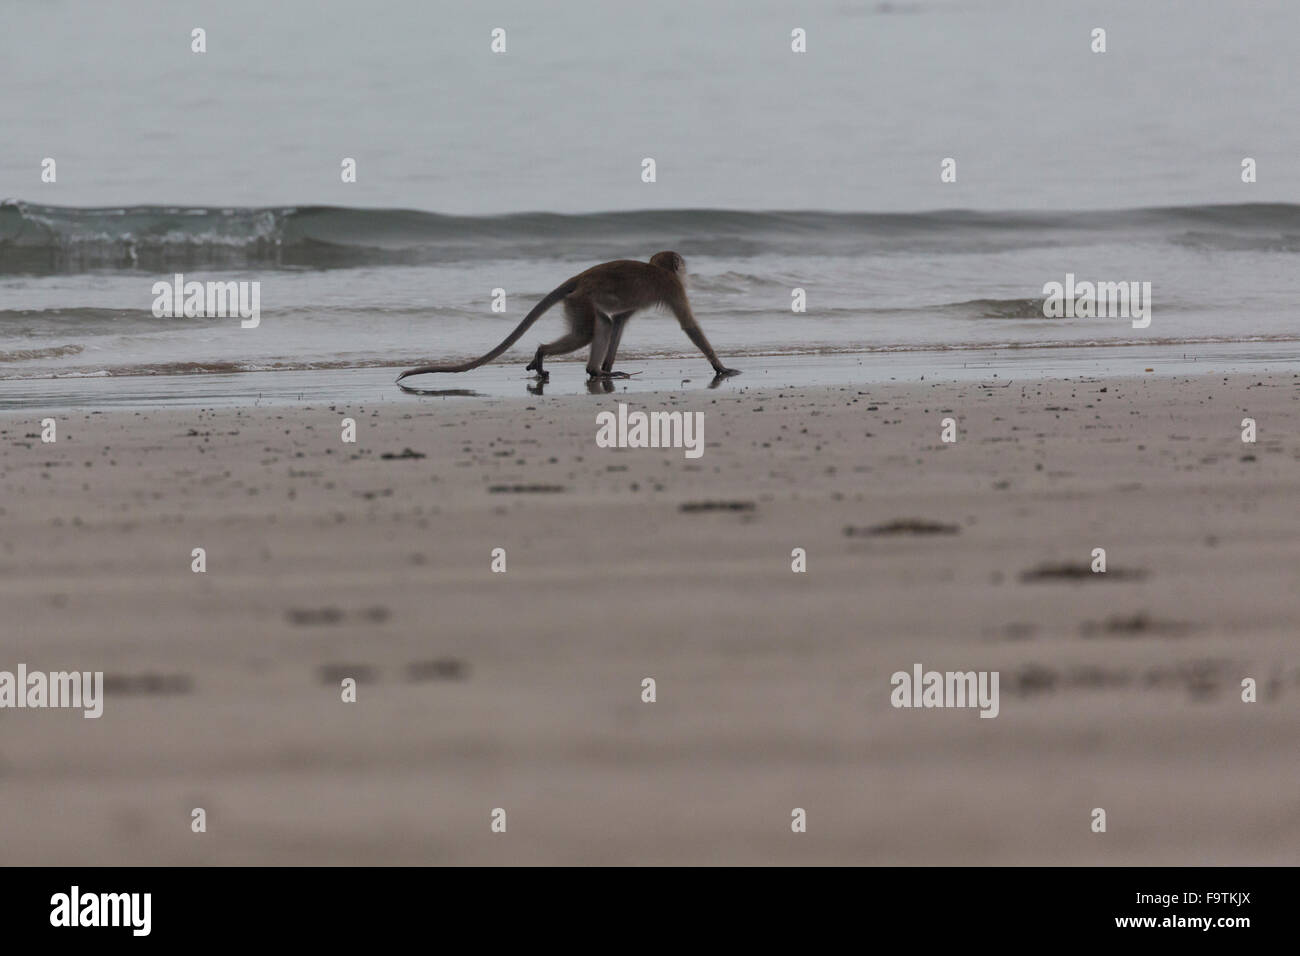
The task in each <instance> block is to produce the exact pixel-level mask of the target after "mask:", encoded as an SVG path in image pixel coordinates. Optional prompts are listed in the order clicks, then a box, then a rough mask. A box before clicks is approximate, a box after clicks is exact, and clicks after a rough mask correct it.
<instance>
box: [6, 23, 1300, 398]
mask: <svg viewBox="0 0 1300 956" xmlns="http://www.w3.org/2000/svg"><path fill="white" fill-rule="evenodd" d="M200 26H201V27H203V28H204V29H205V30H206V31H207V44H208V52H206V53H204V54H195V53H192V52H191V50H190V31H191V30H192V29H193V28H194V27H200ZM494 27H502V28H504V29H505V30H506V31H507V52H506V53H505V54H504V55H494V54H493V53H492V52H491V51H490V49H489V43H490V40H491V30H492V29H493V28H494ZM795 27H799V28H802V29H805V30H806V31H807V37H808V40H807V50H808V52H806V53H803V54H795V53H792V52H791V50H790V31H791V30H792V29H793V28H795ZM1095 27H1102V28H1104V29H1106V31H1107V52H1106V53H1104V54H1097V53H1093V52H1091V51H1090V48H1089V47H1090V43H1091V31H1092V30H1093V28H1095ZM1298 31H1300V4H1295V3H1294V2H1292V0H1278V2H1267V0H1259V2H1250V3H1226V2H1225V3H1215V2H1199V3H1198V2H1172V0H1171V2H1163V0H1148V2H1144V3H1140V4H1135V3H1131V2H1123V3H1092V2H1086V0H1083V2H1052V0H1034V2H1019V0H970V2H925V0H918V2H915V3H910V2H902V0H900V2H888V3H848V2H814V3H808V4H801V5H799V6H798V7H797V9H796V8H791V7H790V6H789V5H788V4H783V3H775V2H745V3H710V4H700V3H698V2H696V3H671V2H667V3H656V4H653V5H650V6H649V7H641V6H632V5H620V4H608V3H582V2H579V3H563V4H539V3H499V4H491V5H483V6H481V7H480V5H450V4H430V3H423V2H414V0H410V2H387V3H385V2H377V3H372V4H367V5H364V6H354V5H347V4H341V3H339V4H335V3H329V2H304V0H281V2H277V3H275V4H264V3H251V2H244V0H231V2H227V3H223V4H221V5H219V6H214V5H208V4H197V3H195V4H190V3H171V2H144V0H140V2H124V3H119V4H98V3H93V2H89V0H87V2H61V3H42V4H35V3H6V4H3V5H0V82H3V85H4V88H5V90H6V95H5V97H4V98H3V100H0V129H2V130H3V131H4V140H5V146H6V148H5V149H4V150H3V151H0V196H6V197H9V198H8V199H7V200H6V201H5V202H4V203H3V205H0V378H5V379H39V378H47V377H50V376H114V377H124V376H132V375H148V374H159V373H169V374H183V373H201V372H208V373H213V372H220V373H234V372H240V371H258V370H265V369H300V368H301V369H305V368H340V367H353V366H355V367H365V366H394V365H407V364H415V363H417V362H422V361H427V360H433V359H440V358H443V357H446V358H454V357H461V356H469V355H474V354H479V353H481V352H483V351H486V350H487V349H488V348H490V347H491V346H493V345H494V344H496V342H498V341H499V340H500V339H501V338H503V337H504V336H505V334H506V333H507V332H508V331H509V330H510V329H511V328H512V327H513V326H514V324H515V323H516V322H517V321H518V320H519V318H521V317H522V316H523V315H524V314H525V313H526V312H527V311H528V309H529V308H530V307H531V306H532V305H533V303H534V302H535V301H536V300H537V299H538V298H540V297H541V296H542V295H544V294H545V293H546V292H548V291H550V289H552V288H553V287H555V286H556V285H558V284H559V283H560V282H561V281H563V280H564V279H565V278H567V277H568V276H570V275H572V274H574V273H576V272H578V271H580V270H581V269H583V268H586V267H587V266H589V265H591V264H593V263H595V262H599V261H604V260H608V259H614V258H623V257H627V258H638V259H645V258H648V257H649V256H650V255H651V254H652V253H653V252H655V251H658V250H660V249H675V250H677V251H678V252H681V253H682V254H683V255H684V256H685V257H686V258H687V261H688V266H689V272H690V288H691V295H692V300H693V302H694V305H695V309H696V313H697V315H698V316H699V318H700V320H701V322H702V324H703V326H704V328H705V330H706V332H707V334H708V335H709V337H710V339H711V340H712V341H713V344H714V345H715V347H716V348H717V350H718V352H719V354H721V355H722V356H723V357H724V359H726V358H729V357H732V356H735V357H750V365H751V366H752V365H753V364H755V360H754V359H753V357H755V356H761V355H765V354H785V353H789V354H796V355H797V354H802V353H819V352H853V353H860V354H863V355H867V356H874V357H875V358H876V360H879V361H882V362H888V361H890V356H894V355H897V354H898V353H901V352H908V353H913V352H922V353H923V352H927V351H931V350H942V351H952V350H988V349H1017V350H1023V349H1052V348H1065V347H1068V348H1071V349H1078V348H1081V347H1089V346H1093V347H1097V348H1106V349H1113V348H1118V347H1133V348H1141V347H1143V346H1157V345H1162V344H1164V345H1178V344H1189V345H1190V344H1193V343H1242V342H1254V343H1258V344H1259V347H1260V349H1262V350H1267V349H1269V348H1271V347H1274V346H1276V347H1277V349H1278V351H1279V354H1281V353H1282V352H1290V351H1291V350H1290V349H1289V348H1288V347H1287V346H1286V345H1285V343H1288V342H1295V341H1297V340H1300V324H1298V323H1297V322H1296V320H1295V314H1294V307H1293V305H1292V302H1293V299H1294V287H1295V276H1296V265H1297V263H1298V262H1300V260H1298V259H1297V255H1300V206H1297V205H1295V204H1294V201H1295V200H1297V199H1300V196H1298V195H1297V192H1296V189H1295V185H1294V184H1295V183H1296V182H1297V181H1300V178H1298V176H1300V126H1297V124H1294V123H1291V122H1289V117H1290V115H1291V114H1292V113H1293V112H1294V110H1293V101H1292V97H1291V96H1290V91H1291V90H1292V88H1293V81H1292V73H1293V70H1294V67H1293V63H1294V37H1295V36H1296V35H1297V33H1298ZM45 157H50V158H53V159H55V161H56V163H57V181H56V182H53V183H46V182H42V181H41V161H42V160H43V159H44V158H45ZM344 157H353V158H355V159H356V160H357V170H358V179H357V182H356V183H343V182H342V181H341V178H340V175H339V170H340V162H341V160H342V159H343V158H344ZM645 157H653V158H654V159H655V161H656V164H657V170H656V172H657V180H656V182H654V183H645V182H643V181H642V180H641V169H642V165H641V164H642V160H643V158H645ZM946 157H952V158H954V159H955V160H956V163H957V180H956V182H951V183H944V182H941V181H940V175H939V173H940V162H941V161H942V160H943V159H944V158H946ZM1245 157H1251V158H1253V159H1254V160H1255V161H1256V163H1257V169H1258V180H1257V181H1256V182H1254V183H1243V182H1242V178H1241V162H1242V159H1243V158H1245ZM176 273H182V274H183V275H184V276H185V278H186V279H187V280H198V281H257V282H259V283H260V285H261V322H260V325H259V326H258V327H257V328H255V329H245V328H241V327H240V323H239V320H238V319H231V318H166V317H164V318H155V317H154V315H153V314H152V312H151V305H152V303H153V300H154V295H153V292H152V287H153V285H154V283H156V282H159V281H171V280H172V277H173V276H174V275H175V274H176ZM1067 273H1073V274H1074V275H1075V276H1076V277H1077V278H1078V279H1079V280H1080V281H1082V280H1089V281H1106V282H1118V281H1126V282H1128V281H1138V282H1149V283H1151V289H1152V315H1151V323H1150V325H1149V327H1147V328H1144V329H1135V328H1133V327H1132V325H1131V323H1130V322H1129V321H1128V320H1126V319H1122V318H1053V319H1049V318H1046V317H1044V315H1043V310H1042V300H1043V287H1044V284H1045V283H1048V282H1053V281H1055V282H1063V281H1064V280H1065V276H1066V274H1067ZM497 288H502V289H504V290H505V291H506V311H505V313H503V314H502V313H494V312H493V311H492V310H491V303H492V290H493V289H497ZM794 288H801V289H804V290H805V292H806V298H807V311H806V312H803V313H794V312H792V311H791V292H792V290H793V289H794ZM559 314H560V313H559V310H558V309H557V310H555V312H553V313H552V314H551V315H550V316H548V317H547V318H546V319H543V320H542V322H540V323H539V324H538V325H537V326H535V327H534V329H533V330H532V331H530V333H529V334H528V335H527V336H525V338H524V339H523V340H522V341H521V342H520V343H519V346H518V348H517V349H516V350H514V352H512V353H511V354H510V355H509V356H508V358H510V359H511V360H514V359H516V358H518V359H522V360H525V361H526V357H527V356H528V355H530V354H531V351H532V349H533V348H534V347H535V345H536V343H537V342H539V341H545V340H550V339H552V338H556V337H558V335H559V334H560V325H561V323H560V320H559ZM691 352H692V348H691V346H690V344H689V343H688V342H687V341H686V340H685V338H684V336H682V334H681V332H680V331H679V330H678V329H677V327H676V323H675V322H674V321H673V320H672V319H671V318H670V317H667V316H657V315H647V316H644V317H641V318H639V319H637V320H635V321H634V322H633V324H632V326H630V328H629V331H628V333H627V336H626V337H625V339H624V344H623V350H622V352H621V355H622V356H623V360H622V362H621V364H626V363H627V362H628V361H631V362H635V361H636V360H637V359H638V358H641V359H645V358H649V357H654V356H677V355H682V356H685V355H689V354H690V353H691ZM701 361H702V360H701ZM33 387H34V388H39V386H33Z"/></svg>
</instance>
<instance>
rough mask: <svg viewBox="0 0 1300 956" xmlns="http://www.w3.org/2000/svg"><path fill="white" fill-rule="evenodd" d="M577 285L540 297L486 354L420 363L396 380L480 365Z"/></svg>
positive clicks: (573, 282)
mask: <svg viewBox="0 0 1300 956" xmlns="http://www.w3.org/2000/svg"><path fill="white" fill-rule="evenodd" d="M577 287H578V280H577V279H576V278H574V279H570V280H569V281H568V282H566V283H564V285H562V286H560V287H559V288H558V289H556V290H555V291H554V292H551V293H550V294H549V295H547V296H546V298H544V299H542V301H541V302H538V303H537V304H536V305H535V306H533V310H532V311H531V312H529V313H528V314H527V315H526V316H524V320H523V321H522V322H520V323H519V324H518V325H517V326H515V330H514V331H513V332H511V333H510V334H509V335H507V336H506V338H505V341H504V342H502V343H501V344H500V345H498V346H497V347H496V348H494V349H493V350H492V351H491V352H488V353H487V354H486V355H480V356H479V357H478V358H476V359H471V360H470V361H468V362H461V363H460V364H451V363H448V362H443V363H441V364H438V365H421V366H420V367H419V368H408V369H407V370H406V371H405V372H403V373H402V374H401V375H399V376H397V380H398V381H399V382H400V381H401V380H402V379H404V378H406V376H408V375H423V374H424V373H425V372H468V371H469V370H470V369H472V368H478V367H479V366H480V365H483V364H485V363H487V362H490V361H492V360H493V359H494V358H496V357H497V356H498V355H500V354H501V353H502V352H504V351H505V350H506V349H508V348H510V346H512V345H514V344H515V343H516V342H518V341H519V339H520V337H521V336H522V335H523V334H524V333H525V332H527V331H528V327H529V326H530V325H532V324H533V323H534V322H536V321H537V320H538V319H540V318H541V317H542V313H544V312H545V311H546V310H547V309H549V308H550V307H551V306H553V305H555V303H557V302H559V301H560V300H561V299H563V298H564V297H565V296H566V295H568V294H569V293H570V292H572V291H573V290H574V289H576V288H577Z"/></svg>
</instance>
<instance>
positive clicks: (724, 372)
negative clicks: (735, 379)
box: [682, 322, 740, 381]
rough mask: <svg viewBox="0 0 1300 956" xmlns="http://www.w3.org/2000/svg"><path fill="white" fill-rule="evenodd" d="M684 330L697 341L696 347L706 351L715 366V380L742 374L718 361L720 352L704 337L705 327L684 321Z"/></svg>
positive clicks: (692, 339) (687, 335) (690, 337)
mask: <svg viewBox="0 0 1300 956" xmlns="http://www.w3.org/2000/svg"><path fill="white" fill-rule="evenodd" d="M682 331H683V332H685V333H686V337H687V338H689V339H690V340H691V341H692V342H694V343H695V347H696V348H697V349H699V350H700V351H701V352H703V353H704V357H705V358H706V359H708V360H709V364H710V365H712V366H713V378H714V381H717V380H718V379H720V378H727V377H729V376H732V375H739V374H740V373H739V372H738V371H736V370H735V369H734V368H727V367H726V366H725V365H723V364H722V363H721V362H720V361H718V354H717V353H716V352H714V351H713V346H712V345H710V344H709V340H708V339H706V338H705V337H704V331H703V329H701V328H700V327H699V326H698V325H696V324H695V323H694V322H691V323H690V324H689V325H688V324H687V323H685V322H683V323H682Z"/></svg>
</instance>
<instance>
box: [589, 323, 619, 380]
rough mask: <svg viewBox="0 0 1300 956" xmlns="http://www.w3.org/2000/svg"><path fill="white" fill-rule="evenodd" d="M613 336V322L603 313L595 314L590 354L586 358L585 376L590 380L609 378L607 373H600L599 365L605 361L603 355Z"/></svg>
mask: <svg viewBox="0 0 1300 956" xmlns="http://www.w3.org/2000/svg"><path fill="white" fill-rule="evenodd" d="M593 309H594V306H593ZM613 335H614V322H613V320H612V319H610V317H609V316H608V315H606V314H605V313H604V312H596V324H595V329H594V334H593V335H592V337H591V354H589V355H588V356H587V374H588V375H590V376H591V377H592V378H609V373H608V372H603V371H601V367H600V365H601V363H602V362H603V361H605V354H606V353H607V352H608V351H609V342H610V339H611V338H612V337H613Z"/></svg>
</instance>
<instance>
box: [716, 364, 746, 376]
mask: <svg viewBox="0 0 1300 956" xmlns="http://www.w3.org/2000/svg"><path fill="white" fill-rule="evenodd" d="M713 373H714V375H713V377H714V378H730V377H731V376H733V375H739V374H740V372H739V371H738V370H736V369H734V368H723V367H722V366H721V365H719V366H717V367H716V368H715V369H714V370H713Z"/></svg>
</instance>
